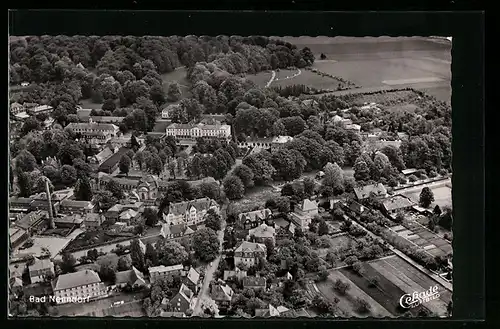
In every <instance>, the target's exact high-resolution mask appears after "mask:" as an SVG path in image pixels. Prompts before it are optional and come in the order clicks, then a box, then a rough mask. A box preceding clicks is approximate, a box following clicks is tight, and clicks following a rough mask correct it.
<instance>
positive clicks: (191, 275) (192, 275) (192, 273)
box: [187, 267, 200, 284]
mask: <svg viewBox="0 0 500 329" xmlns="http://www.w3.org/2000/svg"><path fill="white" fill-rule="evenodd" d="M187 278H188V280H189V281H191V282H192V283H194V284H198V281H199V280H200V273H198V272H196V270H195V269H194V268H193V267H191V268H189V271H188V273H187Z"/></svg>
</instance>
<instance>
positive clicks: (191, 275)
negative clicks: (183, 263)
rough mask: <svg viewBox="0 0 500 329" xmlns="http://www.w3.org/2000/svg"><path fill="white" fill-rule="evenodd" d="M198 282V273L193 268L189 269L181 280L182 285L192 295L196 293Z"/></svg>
mask: <svg viewBox="0 0 500 329" xmlns="http://www.w3.org/2000/svg"><path fill="white" fill-rule="evenodd" d="M199 281H200V273H198V272H197V271H196V270H195V269H194V268H193V267H190V268H189V271H187V273H186V276H185V277H183V278H182V283H183V284H185V285H186V286H187V287H188V288H189V289H191V291H193V292H194V293H197V292H198V282H199Z"/></svg>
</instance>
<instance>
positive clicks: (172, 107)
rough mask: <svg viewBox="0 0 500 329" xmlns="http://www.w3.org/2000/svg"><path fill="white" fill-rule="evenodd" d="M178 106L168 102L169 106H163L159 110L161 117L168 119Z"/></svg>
mask: <svg viewBox="0 0 500 329" xmlns="http://www.w3.org/2000/svg"><path fill="white" fill-rule="evenodd" d="M178 108H180V105H179V104H170V105H169V106H167V107H165V108H163V110H161V118H162V119H170V116H171V114H172V113H173V112H174V111H175V110H176V109H178Z"/></svg>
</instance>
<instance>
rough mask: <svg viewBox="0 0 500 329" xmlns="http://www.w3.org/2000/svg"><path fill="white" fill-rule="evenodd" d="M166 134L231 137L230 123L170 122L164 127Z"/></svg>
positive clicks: (185, 137) (187, 136)
mask: <svg viewBox="0 0 500 329" xmlns="http://www.w3.org/2000/svg"><path fill="white" fill-rule="evenodd" d="M166 136H173V137H175V138H176V139H183V140H193V141H194V140H196V139H197V138H212V139H225V140H229V139H231V126H230V125H221V124H217V125H205V124H203V123H199V124H196V125H193V124H179V123H172V124H171V125H169V126H167V128H166Z"/></svg>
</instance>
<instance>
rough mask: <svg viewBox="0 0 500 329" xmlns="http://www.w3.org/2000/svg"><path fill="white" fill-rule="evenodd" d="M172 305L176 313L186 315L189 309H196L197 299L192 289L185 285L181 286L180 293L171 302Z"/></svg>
mask: <svg viewBox="0 0 500 329" xmlns="http://www.w3.org/2000/svg"><path fill="white" fill-rule="evenodd" d="M170 305H171V307H172V310H173V311H174V312H183V313H186V312H187V311H188V310H189V309H191V310H193V309H194V307H195V305H196V297H195V295H194V293H193V292H192V291H191V289H189V288H188V287H187V286H186V285H185V284H181V287H180V288H179V292H178V293H177V294H176V295H175V296H174V297H172V299H171V300H170Z"/></svg>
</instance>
